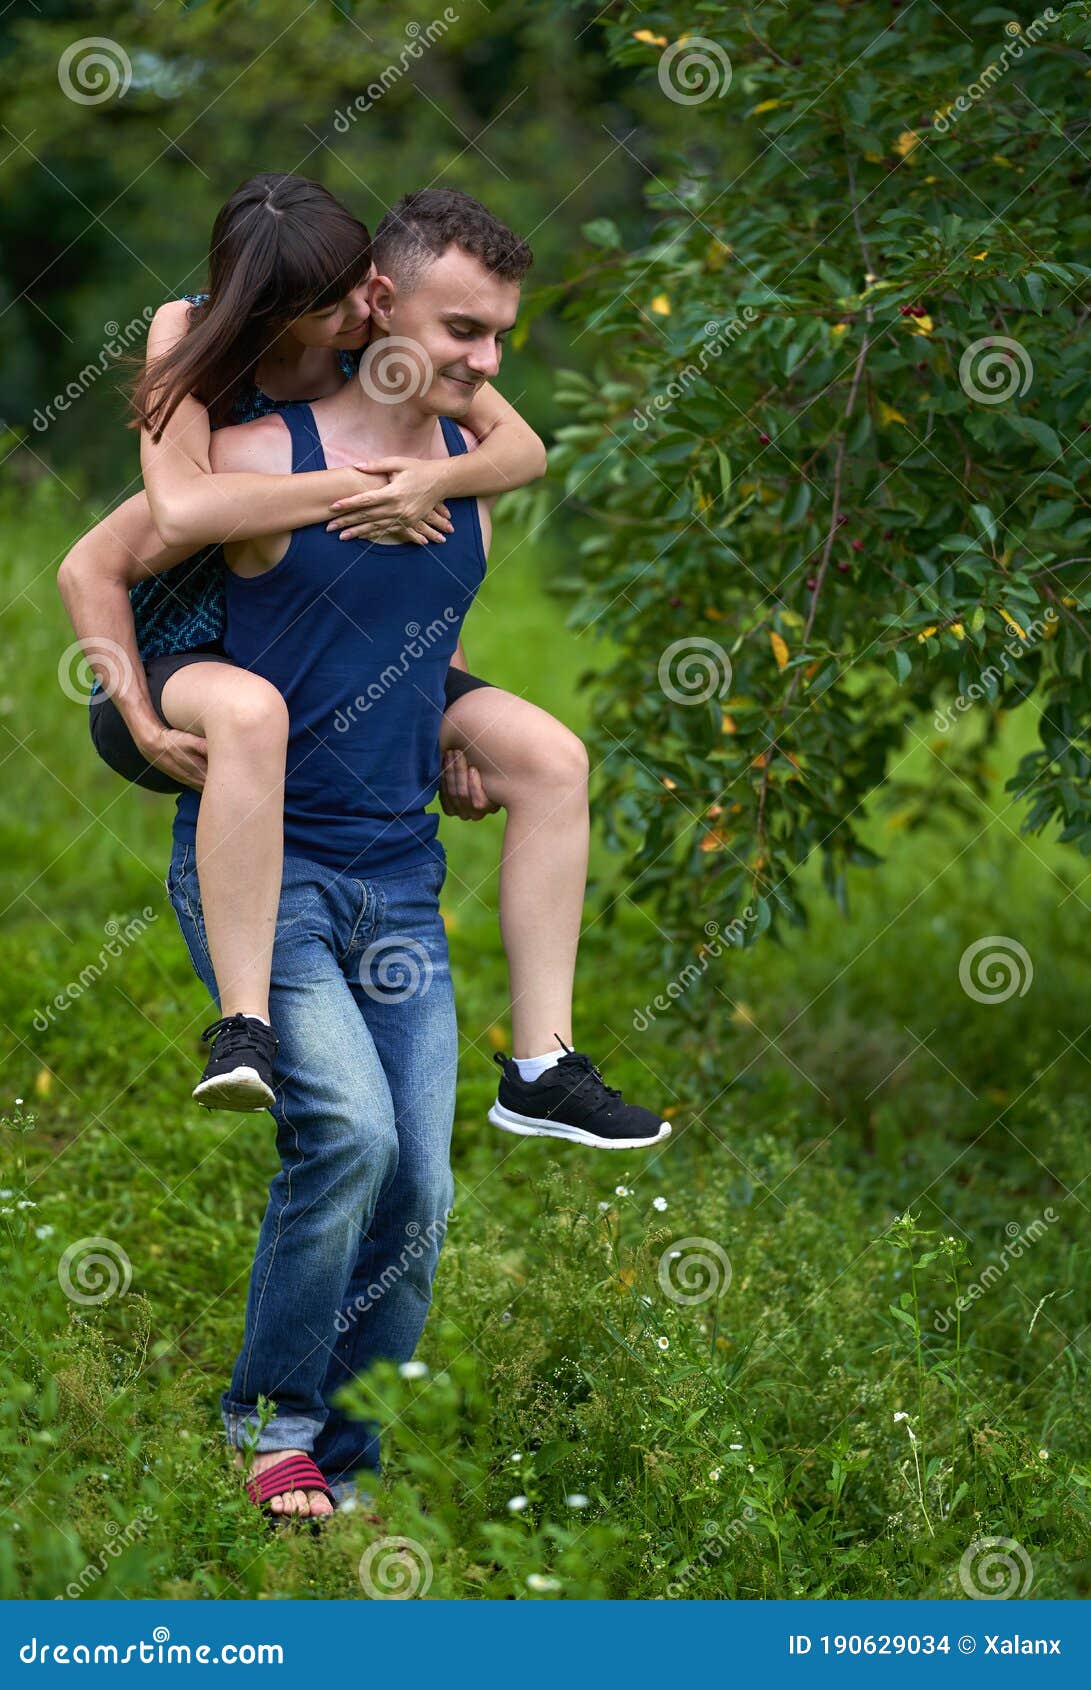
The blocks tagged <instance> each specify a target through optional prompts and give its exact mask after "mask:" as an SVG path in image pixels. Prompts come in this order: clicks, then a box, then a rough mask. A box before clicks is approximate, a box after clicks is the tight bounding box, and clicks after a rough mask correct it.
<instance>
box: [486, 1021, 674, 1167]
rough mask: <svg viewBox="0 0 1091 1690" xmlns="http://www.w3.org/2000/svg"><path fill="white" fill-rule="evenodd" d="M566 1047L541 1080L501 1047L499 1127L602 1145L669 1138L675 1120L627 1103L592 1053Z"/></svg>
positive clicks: (625, 1146) (639, 1144)
mask: <svg viewBox="0 0 1091 1690" xmlns="http://www.w3.org/2000/svg"><path fill="white" fill-rule="evenodd" d="M560 1042H562V1043H563V1041H560ZM564 1052H565V1053H564V1055H563V1056H562V1057H561V1059H560V1061H559V1062H557V1063H555V1064H554V1066H553V1067H552V1068H547V1069H546V1071H545V1073H544V1074H539V1076H538V1078H537V1079H536V1080H524V1079H523V1078H522V1076H521V1075H520V1073H519V1070H518V1068H517V1067H516V1066H515V1063H514V1062H513V1061H512V1060H511V1059H510V1057H507V1056H504V1055H503V1053H502V1052H500V1051H497V1053H496V1056H495V1058H494V1060H495V1061H496V1062H498V1063H499V1064H500V1068H501V1074H502V1077H501V1080H500V1090H499V1093H498V1094H497V1099H496V1102H495V1103H494V1104H493V1106H492V1108H491V1109H490V1110H489V1120H490V1121H491V1122H492V1124H493V1126H494V1127H502V1128H503V1129H504V1131H505V1132H507V1133H520V1134H522V1135H523V1136H524V1137H526V1138H568V1139H572V1140H573V1141H574V1142H575V1143H576V1144H593V1145H595V1146H596V1147H597V1148H598V1149H599V1150H643V1149H645V1148H646V1147H647V1146H648V1145H652V1144H660V1143H661V1142H662V1140H663V1139H665V1138H669V1137H670V1130H671V1129H670V1123H669V1122H668V1121H663V1120H661V1119H660V1118H659V1116H658V1115H653V1113H652V1111H651V1110H650V1109H642V1108H641V1107H640V1105H639V1104H636V1103H626V1101H625V1099H624V1098H623V1097H622V1095H621V1093H620V1092H619V1091H616V1090H615V1088H614V1087H613V1086H608V1085H607V1084H606V1082H605V1080H604V1079H603V1077H602V1075H601V1074H600V1073H599V1071H598V1069H597V1068H596V1067H595V1064H594V1063H593V1062H592V1060H591V1058H590V1057H589V1056H584V1055H583V1054H582V1053H581V1052H580V1051H577V1050H569V1048H568V1046H567V1045H565V1046H564Z"/></svg>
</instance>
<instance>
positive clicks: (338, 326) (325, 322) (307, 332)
mask: <svg viewBox="0 0 1091 1690" xmlns="http://www.w3.org/2000/svg"><path fill="white" fill-rule="evenodd" d="M370 279H371V278H370V275H368V276H366V277H365V278H364V280H363V281H362V282H360V283H359V284H358V286H356V287H354V288H353V290H352V292H351V293H347V294H346V295H345V297H344V299H339V300H338V301H337V304H336V305H328V306H326V308H325V309H324V310H322V311H308V312H307V314H306V316H303V317H297V318H296V320H295V322H294V323H293V324H292V325H291V333H292V334H293V335H294V336H295V338H296V340H298V341H300V342H301V343H302V344H303V345H304V346H330V347H333V348H334V349H335V350H336V351H338V352H355V351H358V350H359V348H360V347H361V346H365V345H366V344H367V339H368V336H369V334H370V333H371V324H370V321H369V319H370V317H371V306H370V305H369V303H368V282H369V281H370Z"/></svg>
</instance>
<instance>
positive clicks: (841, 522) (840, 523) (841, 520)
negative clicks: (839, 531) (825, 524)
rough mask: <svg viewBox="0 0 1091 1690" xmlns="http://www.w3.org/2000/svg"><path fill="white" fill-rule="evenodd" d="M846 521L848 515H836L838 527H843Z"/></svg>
mask: <svg viewBox="0 0 1091 1690" xmlns="http://www.w3.org/2000/svg"><path fill="white" fill-rule="evenodd" d="M847 521H848V517H847V516H844V515H841V516H839V517H838V518H837V526H838V528H844V526H845V524H846V522H847Z"/></svg>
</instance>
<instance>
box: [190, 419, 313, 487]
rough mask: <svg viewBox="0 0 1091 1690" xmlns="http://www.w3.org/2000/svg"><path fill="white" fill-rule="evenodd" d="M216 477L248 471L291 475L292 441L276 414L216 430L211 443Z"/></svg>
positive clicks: (261, 473) (260, 473) (281, 420)
mask: <svg viewBox="0 0 1091 1690" xmlns="http://www.w3.org/2000/svg"><path fill="white" fill-rule="evenodd" d="M209 462H210V464H211V466H212V471H213V474H217V473H219V474H224V473H225V472H228V471H231V470H235V471H242V470H249V471H250V472H251V473H253V474H257V475H290V474H291V469H292V437H291V435H290V434H289V433H288V428H287V424H286V423H285V422H284V421H283V419H282V418H281V417H280V416H279V415H278V414H277V413H276V412H275V411H274V412H272V413H271V414H270V415H269V416H267V417H257V418H255V420H254V421H253V422H248V423H234V424H232V425H231V427H230V428H217V429H216V430H214V432H213V435H212V439H211V441H210V443H209Z"/></svg>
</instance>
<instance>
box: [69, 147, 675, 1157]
mask: <svg viewBox="0 0 1091 1690" xmlns="http://www.w3.org/2000/svg"><path fill="white" fill-rule="evenodd" d="M373 274H374V271H373V266H372V261H371V242H370V238H369V236H368V233H367V230H366V229H365V228H364V226H363V225H362V224H361V223H360V222H359V221H358V220H357V219H356V218H354V217H353V216H352V215H351V213H350V212H348V211H347V210H346V209H345V208H344V207H343V206H342V205H341V204H340V203H339V202H338V201H337V200H336V199H334V198H333V196H332V195H330V194H329V193H328V192H327V191H326V190H325V189H324V188H322V187H321V186H319V185H318V184H317V183H314V182H309V181H307V180H305V179H303V178H301V177H296V176H282V175H262V176H258V177H254V178H253V179H252V180H250V181H248V182H246V183H244V184H243V185H242V187H240V188H239V189H238V190H237V191H236V193H234V194H233V195H232V197H231V199H230V200H229V201H228V202H227V204H226V205H225V206H224V208H223V209H222V211H221V212H220V214H219V216H218V217H217V219H216V223H215V226H214V228H213V234H212V245H211V251H210V255H209V289H208V293H207V294H206V295H200V296H196V297H193V298H190V299H187V300H177V301H173V302H171V303H170V304H168V305H165V306H163V307H162V308H161V309H160V310H159V311H158V312H157V314H156V316H155V318H154V320H153V323H152V326H151V330H150V333H149V338H148V364H147V368H146V370H145V372H144V375H143V378H142V379H141V380H140V381H139V382H138V383H137V386H136V390H135V393H134V409H135V414H136V420H137V423H138V424H139V426H140V428H141V462H142V468H143V473H144V483H145V493H144V494H139V495H137V496H136V497H135V498H132V499H129V500H128V501H127V502H126V503H125V504H123V505H121V506H120V507H119V508H118V509H117V510H115V511H114V512H113V513H112V514H111V516H109V517H108V518H107V519H106V520H105V521H104V522H102V523H100V524H99V526H98V527H97V528H95V529H93V530H92V531H91V532H90V533H89V534H87V535H86V536H84V538H83V539H82V540H81V541H79V543H78V544H77V545H76V546H75V547H74V548H73V550H72V552H70V553H69V555H68V557H67V558H66V559H65V561H64V563H63V564H62V566H61V571H60V587H61V592H62V596H63V597H64V600H65V603H66V606H67V608H68V611H69V614H70V616H71V618H72V622H73V625H74V627H75V629H76V633H77V635H78V636H79V638H80V640H81V642H82V643H83V645H84V649H85V652H86V654H87V656H88V659H89V661H90V663H91V665H92V667H93V669H94V670H95V674H96V681H97V683H98V685H97V688H96V692H95V694H94V696H93V698H92V704H91V730H92V737H93V740H94V743H95V745H96V748H97V749H98V751H99V753H100V755H101V756H102V757H103V758H104V759H105V761H107V762H108V763H109V764H110V766H111V767H113V768H114V769H115V770H116V771H117V772H118V773H120V774H122V775H123V776H125V777H126V778H127V779H130V780H132V781H135V782H136V783H137V784H139V785H142V786H146V787H150V788H152V789H153V790H159V791H173V792H178V791H180V790H182V788H184V787H187V786H188V787H195V788H197V789H198V790H200V791H201V793H202V798H201V805H200V813H199V822H198V830H197V846H196V852H197V870H198V878H199V882H200V887H201V898H202V904H203V909H204V918H205V924H206V929H207V937H208V945H209V952H210V955H211V958H212V962H213V966H214V970H215V975H216V981H217V985H218V987H219V1007H220V1012H221V1013H220V1018H219V1019H218V1020H217V1021H216V1022H214V1023H213V1025H212V1026H211V1027H209V1028H208V1029H206V1031H205V1034H204V1035H203V1037H204V1038H205V1039H206V1040H209V1041H211V1052H210V1056H209V1060H208V1064H207V1066H206V1069H205V1072H204V1075H203V1077H202V1079H201V1081H200V1083H199V1084H198V1086H197V1088H196V1090H195V1092H194V1096H195V1097H196V1098H197V1100H198V1101H199V1102H201V1103H202V1104H205V1105H208V1106H215V1107H221V1108H229V1109H242V1110H250V1109H263V1108H265V1107H267V1106H268V1105H269V1104H270V1103H272V1102H273V1101H274V1094H273V1083H274V1058H275V1053H276V1036H275V1028H271V1027H270V1024H269V1002H268V994H269V974H270V959H271V954H272V946H273V938H274V932H275V925H276V915H277V906H278V900H279V893H280V881H281V867H282V858H283V838H282V828H281V806H282V798H283V774H284V758H285V743H286V738H287V713H286V710H285V707H284V703H283V700H282V699H281V697H280V695H279V693H277V691H276V689H275V688H273V687H271V686H270V685H269V684H268V683H267V682H266V681H264V680H263V679H262V678H261V677H260V676H257V675H254V674H251V673H250V672H249V671H247V670H243V669H240V668H238V667H236V666H235V665H233V664H232V663H230V662H229V660H228V659H227V658H226V657H225V656H224V654H223V650H222V644H221V636H222V633H223V626H224V623H223V618H224V609H223V603H224V601H223V587H222V561H221V559H220V557H219V553H218V551H217V550H216V549H215V546H216V544H217V543H220V542H223V541H226V540H229V539H232V540H243V539H250V538H257V537H259V536H262V535H266V534H272V533H278V532H282V531H284V530H286V529H293V528H301V527H305V526H308V525H310V524H313V523H316V522H319V521H322V520H327V522H328V526H330V527H331V528H337V529H339V530H340V533H341V539H342V540H345V541H347V542H349V544H351V543H352V541H353V540H354V539H358V538H359V539H368V540H372V541H376V540H379V541H382V540H384V539H386V540H403V541H404V540H405V539H412V540H413V541H414V542H415V543H417V544H421V545H434V546H436V547H439V546H442V544H443V543H444V539H445V535H446V533H448V532H450V529H451V524H450V521H449V518H448V513H447V510H446V507H445V505H444V500H445V499H447V498H455V497H460V496H466V495H477V496H488V495H490V494H496V493H500V492H503V491H505V490H506V489H508V488H511V487H514V486H519V485H522V484H524V483H525V482H527V481H530V480H533V479H534V478H535V477H536V476H537V475H539V474H541V473H542V471H543V468H544V451H543V448H542V445H541V442H540V441H539V440H538V438H537V436H536V435H535V434H534V433H533V431H532V430H530V429H529V428H528V427H527V426H526V424H525V423H523V422H522V421H521V419H520V418H519V417H518V416H517V414H516V413H515V412H514V410H513V409H512V407H511V406H510V405H508V404H507V403H506V401H504V400H503V399H501V398H500V396H499V395H498V394H496V393H495V392H494V391H493V390H492V389H491V388H490V387H488V386H486V387H484V388H483V389H482V390H481V392H480V393H479V394H478V395H477V397H476V398H475V401H474V406H473V409H472V410H471V411H470V412H469V414H468V416H467V418H466V419H465V420H466V423H467V425H468V427H469V429H470V430H471V432H472V433H473V434H474V435H476V436H477V440H478V445H477V449H476V450H475V451H473V452H470V453H467V454H464V455H462V456H458V457H452V458H449V459H443V460H437V461H427V462H425V461H415V460H403V459H397V460H389V461H384V462H381V463H376V464H368V465H361V466H359V468H358V469H354V470H327V471H319V472H312V473H308V474H304V475H292V476H270V475H266V474H258V473H254V474H249V473H246V472H238V473H231V474H213V473H212V472H211V469H210V465H209V439H210V431H211V430H212V429H213V428H216V427H219V426H221V425H222V424H224V423H227V422H243V421H248V420H250V419H251V418H253V417H257V416H262V415H265V414H267V413H268V412H269V411H271V410H274V409H276V408H278V407H280V406H284V405H288V404H292V403H295V402H298V401H299V400H303V399H305V400H313V399H318V398H321V397H323V396H325V395H326V394H329V393H333V392H335V391H336V390H337V388H338V386H339V385H340V384H341V383H342V382H344V381H345V380H349V379H354V378H355V377H356V376H357V374H358V366H359V358H360V353H361V351H362V349H363V348H364V347H365V346H366V343H367V340H368V334H369V326H368V317H369V303H368V284H369V282H370V280H371V278H372V276H373ZM199 548H205V549H203V550H202V549H199ZM210 548H211V549H210ZM99 688H101V690H99ZM441 749H442V752H443V756H444V779H443V787H442V800H443V804H444V808H445V809H446V810H447V811H448V813H453V814H456V815H460V816H463V817H465V818H468V819H478V818H480V817H481V816H482V815H485V814H487V813H489V812H490V811H492V810H496V809H499V808H503V809H505V810H506V812H507V820H506V825H505V832H504V844H503V857H502V866H501V877H500V921H501V931H502V937H503V940H504V945H505V950H506V954H507V959H508V968H509V978H510V986H511V1002H512V1036H513V1045H514V1060H511V1061H509V1060H507V1059H505V1058H498V1060H499V1061H500V1062H501V1064H502V1069H503V1078H502V1080H501V1086H500V1097H499V1099H498V1101H497V1103H496V1104H495V1105H494V1106H493V1108H492V1110H491V1111H490V1119H491V1120H493V1121H494V1122H495V1124H497V1125H499V1126H502V1127H504V1128H505V1129H507V1130H509V1131H513V1132H517V1133H523V1134H541V1135H548V1136H553V1137H560V1138H567V1139H571V1140H574V1141H575V1142H578V1143H585V1144H593V1145H601V1146H605V1147H611V1148H613V1147H617V1148H621V1147H637V1146H644V1145H648V1144H651V1143H654V1142H657V1141H658V1139H660V1138H661V1137H665V1136H666V1135H667V1133H669V1131H670V1128H669V1126H667V1125H666V1123H665V1122H663V1121H661V1119H660V1117H659V1116H658V1115H657V1114H653V1113H652V1112H651V1111H648V1110H645V1109H641V1108H638V1107H637V1106H634V1105H629V1104H626V1103H625V1101H624V1100H623V1099H622V1097H621V1095H620V1093H618V1092H617V1091H616V1090H614V1089H613V1088H610V1087H607V1086H606V1085H605V1084H604V1082H603V1080H602V1076H601V1074H600V1073H599V1071H598V1069H597V1068H596V1067H595V1066H594V1064H593V1063H592V1062H591V1060H590V1058H589V1057H588V1056H587V1055H585V1054H582V1053H580V1052H577V1051H574V1050H572V1049H571V1048H570V1047H571V1045H572V1042H573V1040H572V1029H571V1014H572V985H573V976H574V970H575V960H576V950H577V945H578V939H579V929H580V920H581V915H582V908H583V898H584V890H585V878H586V866H587V842H588V814H587V760H586V754H585V752H584V749H583V746H582V744H581V743H580V741H579V740H578V739H577V738H576V737H575V735H573V734H572V733H570V732H569V730H568V729H567V728H565V727H563V726H562V725H561V724H560V723H559V722H557V721H555V720H554V719H553V718H552V717H550V716H548V715H547V714H546V713H545V712H544V711H542V710H539V709H538V708H537V707H536V706H534V705H532V704H529V703H528V702H527V701H526V700H524V699H521V698H519V697H517V696H515V695H513V694H509V693H506V692H502V691H501V690H500V689H498V688H494V687H492V686H490V685H489V684H488V683H487V682H485V681H482V680H479V679H477V678H476V677H474V676H472V675H470V674H469V673H468V672H467V669H466V665H465V658H464V656H463V654H462V650H461V646H460V647H459V651H458V653H457V654H456V659H455V666H453V667H452V669H451V671H450V674H449V677H448V685H447V710H446V713H445V715H444V718H443V727H442V734H441Z"/></svg>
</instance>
